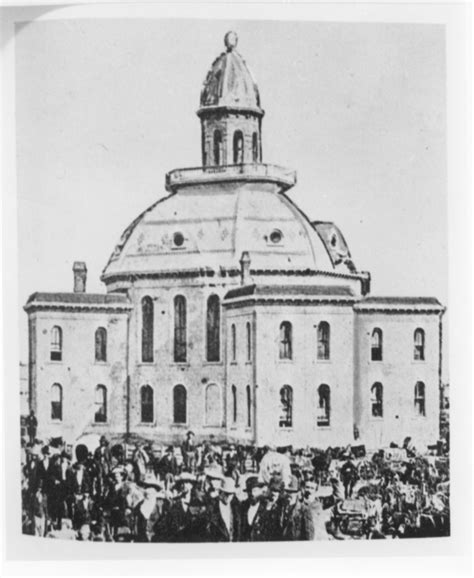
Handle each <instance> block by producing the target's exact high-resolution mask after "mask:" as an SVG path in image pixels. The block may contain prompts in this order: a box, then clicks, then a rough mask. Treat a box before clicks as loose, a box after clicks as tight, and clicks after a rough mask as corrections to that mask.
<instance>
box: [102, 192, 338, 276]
mask: <svg viewBox="0 0 474 578" xmlns="http://www.w3.org/2000/svg"><path fill="white" fill-rule="evenodd" d="M263 215H264V217H263ZM244 251H248V253H249V254H250V259H251V267H252V269H280V270H295V269H299V270H302V269H312V270H315V269H319V270H334V268H333V266H332V263H331V261H330V260H329V257H328V254H327V251H326V249H325V247H324V244H323V242H322V241H321V239H320V237H319V235H318V233H317V232H316V230H315V229H314V228H313V227H312V225H311V223H310V222H309V220H308V219H307V217H306V216H305V215H304V214H303V213H302V212H301V211H300V210H299V209H298V208H297V207H296V206H295V205H294V204H293V203H292V202H291V201H290V199H289V198H288V197H287V196H286V195H284V194H275V193H274V192H272V191H270V190H265V187H264V186H263V187H255V185H248V186H242V185H241V184H240V185H236V186H235V188H233V189H227V190H225V191H222V192H221V194H217V195H216V192H215V191H213V190H211V189H208V188H201V187H199V188H197V189H195V190H193V191H187V192H186V193H177V194H173V195H170V196H168V197H165V198H164V199H162V200H160V201H158V202H157V203H155V204H154V205H152V206H151V207H150V208H149V209H147V210H146V211H145V212H144V213H142V214H141V215H140V216H139V217H138V218H137V219H136V220H135V221H133V222H132V223H131V225H130V226H129V227H128V228H127V229H126V230H125V231H124V233H123V235H122V237H121V239H120V241H119V243H118V244H117V246H116V248H115V250H114V252H113V253H112V255H111V257H110V259H109V262H108V263H107V265H106V267H105V269H104V271H103V274H102V279H103V280H104V281H105V282H107V279H112V278H117V276H118V277H120V276H122V275H124V276H126V275H134V274H152V273H159V272H166V271H185V270H187V271H189V270H190V269H213V270H214V271H219V270H221V269H238V268H239V267H240V266H239V260H240V258H241V255H242V253H243V252H244Z"/></svg>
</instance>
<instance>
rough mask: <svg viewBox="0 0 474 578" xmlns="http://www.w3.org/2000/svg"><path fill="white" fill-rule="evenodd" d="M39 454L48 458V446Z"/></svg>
mask: <svg viewBox="0 0 474 578" xmlns="http://www.w3.org/2000/svg"><path fill="white" fill-rule="evenodd" d="M41 453H42V454H43V455H45V456H46V455H47V456H49V446H43V449H42V450H41Z"/></svg>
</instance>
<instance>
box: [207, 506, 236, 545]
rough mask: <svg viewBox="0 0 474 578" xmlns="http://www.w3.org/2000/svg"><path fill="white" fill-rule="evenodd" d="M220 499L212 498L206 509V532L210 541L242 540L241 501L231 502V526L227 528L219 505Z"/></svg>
mask: <svg viewBox="0 0 474 578" xmlns="http://www.w3.org/2000/svg"><path fill="white" fill-rule="evenodd" d="M219 502H220V500H212V501H210V502H209V503H208V504H209V505H208V507H207V509H206V518H207V519H206V534H207V540H208V541H209V542H240V539H241V538H240V537H241V518H240V507H239V502H238V500H237V499H236V498H233V499H232V500H231V502H230V528H227V526H226V524H225V522H224V520H223V518H222V515H221V512H220V506H219Z"/></svg>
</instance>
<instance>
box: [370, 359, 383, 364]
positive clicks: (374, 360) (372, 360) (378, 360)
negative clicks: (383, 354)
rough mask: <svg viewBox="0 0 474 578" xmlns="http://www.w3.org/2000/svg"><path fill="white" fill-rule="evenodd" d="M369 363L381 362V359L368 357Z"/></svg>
mask: <svg viewBox="0 0 474 578" xmlns="http://www.w3.org/2000/svg"><path fill="white" fill-rule="evenodd" d="M369 361H370V363H383V359H369Z"/></svg>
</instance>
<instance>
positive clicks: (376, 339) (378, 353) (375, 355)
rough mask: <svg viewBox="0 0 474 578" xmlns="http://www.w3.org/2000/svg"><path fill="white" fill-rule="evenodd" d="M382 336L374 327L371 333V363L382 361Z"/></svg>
mask: <svg viewBox="0 0 474 578" xmlns="http://www.w3.org/2000/svg"><path fill="white" fill-rule="evenodd" d="M382 356H383V335H382V330H381V329H379V328H378V327H376V328H375V329H374V330H373V331H372V344H371V357H372V361H382Z"/></svg>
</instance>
